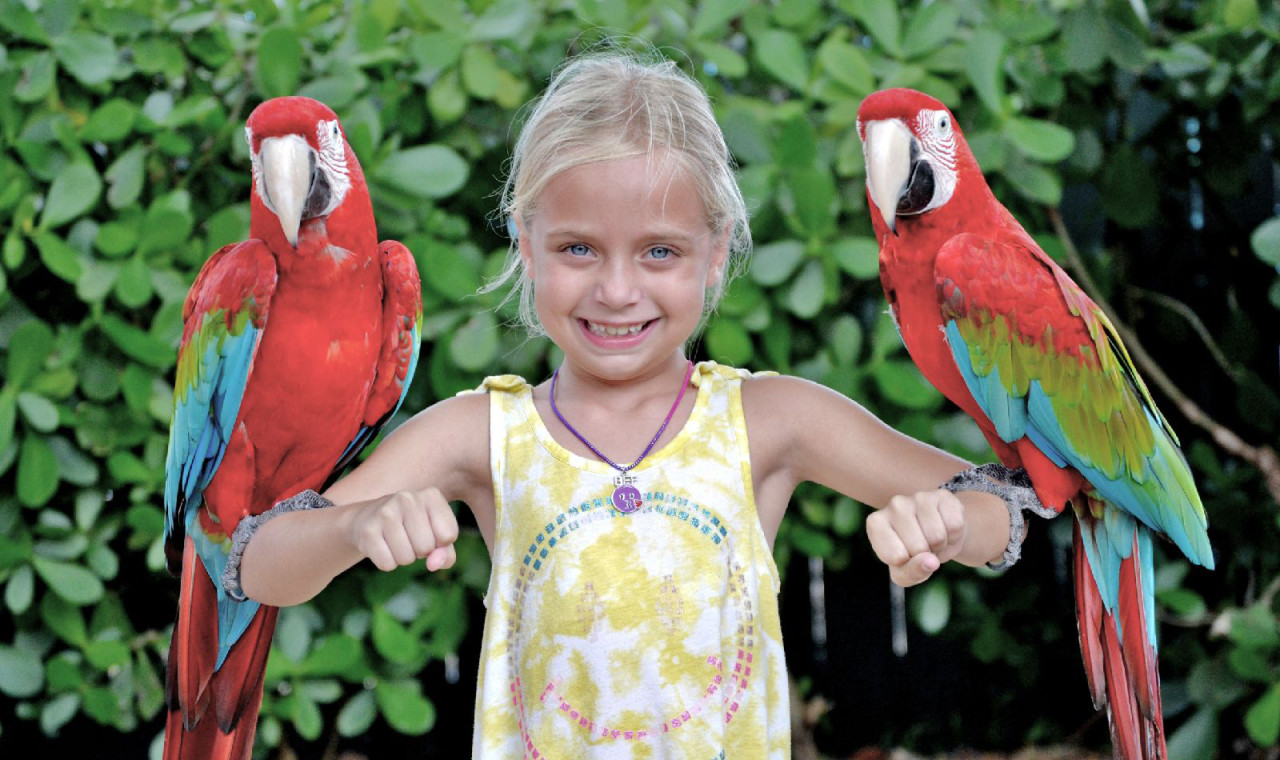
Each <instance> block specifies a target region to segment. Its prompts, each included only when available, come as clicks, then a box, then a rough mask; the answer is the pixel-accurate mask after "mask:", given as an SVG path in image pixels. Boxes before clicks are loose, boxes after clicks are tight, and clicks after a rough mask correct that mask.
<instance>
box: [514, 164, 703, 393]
mask: <svg viewBox="0 0 1280 760" xmlns="http://www.w3.org/2000/svg"><path fill="white" fill-rule="evenodd" d="M662 159H663V157H662V156H656V155H655V156H649V157H645V156H640V157H635V158H624V159H615V160H610V161H597V162H593V163H588V164H582V165H580V166H576V167H574V168H572V169H569V170H567V171H564V172H562V173H560V174H558V175H556V176H555V177H554V178H552V180H551V181H550V182H548V183H547V185H546V187H545V188H544V189H543V190H542V194H541V196H540V197H539V198H538V207H537V210H536V213H534V214H533V216H532V219H530V220H529V223H528V228H527V229H523V230H521V234H520V256H521V258H523V259H524V266H525V272H526V273H528V276H529V277H530V278H531V279H532V280H533V288H534V306H535V308H536V310H537V313H538V319H539V320H540V321H541V322H542V325H543V327H544V328H546V331H547V333H548V334H549V335H550V336H551V339H552V340H553V341H555V343H556V345H557V346H559V347H560V349H561V350H562V351H564V354H565V363H566V364H567V365H572V366H573V367H574V368H575V369H578V370H580V371H583V372H586V373H588V374H589V375H593V376H595V377H597V378H599V379H601V380H605V381H613V382H618V381H623V380H629V379H637V378H641V377H644V376H649V375H657V374H660V373H662V372H664V371H668V370H669V369H670V367H671V362H672V361H673V360H682V359H683V345H684V342H685V341H686V340H688V338H689V336H690V335H692V334H693V331H694V329H695V328H696V327H697V325H698V321H699V319H701V317H702V309H703V302H704V299H705V298H706V290H707V288H709V287H711V286H712V285H714V284H715V283H716V282H717V281H718V279H719V278H720V276H721V273H722V271H723V268H724V263H725V256H726V253H727V238H726V236H724V235H716V234H714V233H713V231H712V230H711V228H710V227H709V226H708V224H707V222H706V214H705V212H704V210H703V206H702V200H701V198H699V196H698V191H697V188H696V186H695V184H694V182H693V180H692V179H690V178H689V177H688V175H687V173H686V172H685V171H684V169H682V168H680V167H679V166H678V165H677V164H676V162H674V161H669V160H662Z"/></svg>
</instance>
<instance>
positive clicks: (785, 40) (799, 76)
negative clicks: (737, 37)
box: [752, 29, 809, 93]
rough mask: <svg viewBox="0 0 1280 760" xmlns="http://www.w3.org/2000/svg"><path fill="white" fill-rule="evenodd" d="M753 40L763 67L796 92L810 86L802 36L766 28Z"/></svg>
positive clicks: (756, 56) (758, 61) (807, 61)
mask: <svg viewBox="0 0 1280 760" xmlns="http://www.w3.org/2000/svg"><path fill="white" fill-rule="evenodd" d="M752 41H753V42H754V43H755V45H754V51H753V52H754V53H755V60H756V63H758V64H759V65H760V67H761V68H762V69H764V70H765V71H767V72H769V73H770V74H772V75H773V76H774V78H776V79H777V80H778V81H780V82H782V83H784V84H786V85H788V86H790V87H791V89H793V90H795V91H796V92H800V93H803V92H805V91H806V90H807V89H808V88H809V60H808V56H806V55H805V52H804V46H803V45H801V44H800V38H798V37H797V36H796V35H795V34H793V33H791V32H789V31H787V30H785V29H766V30H765V31H763V32H761V33H760V34H758V35H756V37H755V38H754V39H753V40H752Z"/></svg>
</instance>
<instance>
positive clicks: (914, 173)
mask: <svg viewBox="0 0 1280 760" xmlns="http://www.w3.org/2000/svg"><path fill="white" fill-rule="evenodd" d="M933 190H934V181H933V167H932V166H930V165H929V162H928V161H925V160H923V159H919V158H917V159H915V160H914V161H912V162H911V178H910V179H909V180H907V184H906V187H904V188H902V194H901V195H899V196H898V208H897V213H898V214H899V215H900V216H901V215H907V214H918V213H920V212H921V211H924V210H925V209H926V208H928V207H929V203H930V202H931V201H933Z"/></svg>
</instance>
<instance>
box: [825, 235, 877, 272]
mask: <svg viewBox="0 0 1280 760" xmlns="http://www.w3.org/2000/svg"><path fill="white" fill-rule="evenodd" d="M831 253H832V255H833V256H835V258H836V263H837V264H839V265H840V268H841V269H843V270H844V271H846V272H848V273H849V274H851V275H853V276H854V277H857V278H858V279H860V280H869V279H871V278H872V277H879V276H880V246H879V244H878V243H876V241H875V238H869V237H847V238H840V239H839V240H836V241H834V242H832V243H831Z"/></svg>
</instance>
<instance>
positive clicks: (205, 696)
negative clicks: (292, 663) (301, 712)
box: [164, 537, 279, 760]
mask: <svg viewBox="0 0 1280 760" xmlns="http://www.w3.org/2000/svg"><path fill="white" fill-rule="evenodd" d="M217 601H218V597H217V590H216V588H215V587H214V585H213V581H212V580H210V578H209V574H208V573H207V572H205V569H204V563H202V562H201V561H200V559H199V557H198V556H197V555H196V552H195V547H194V546H192V543H191V538H190V537H188V538H187V541H186V547H185V550H184V552H183V563H182V592H181V597H180V599H179V602H178V624H177V627H176V628H175V630H174V634H173V642H172V644H171V645H170V648H169V670H168V674H167V678H166V682H165V687H166V688H165V697H166V703H167V706H168V709H169V717H168V720H167V721H166V723H165V743H164V760H248V758H249V757H250V756H251V755H252V753H253V737H254V732H255V729H256V728H257V723H258V709H259V707H261V704H262V684H263V679H264V677H265V675H266V664H267V653H268V651H269V650H270V648H271V635H272V633H273V632H274V631H275V627H276V615H277V613H278V612H279V610H278V609H277V608H275V607H268V606H265V605H264V606H263V607H262V608H261V609H260V610H259V611H258V614H257V615H256V616H255V617H254V619H253V622H252V623H250V624H249V627H248V629H247V630H246V631H245V632H244V635H242V636H241V637H240V640H239V641H238V642H236V644H235V645H234V646H232V647H231V651H230V652H229V653H228V654H227V658H226V659H225V660H224V661H223V663H222V667H221V668H218V669H217V671H215V670H214V665H215V664H216V663H217V658H218V641H217V626H216V625H203V626H202V625H193V621H196V620H205V621H216V620H217V619H218V609H217ZM211 704H212V705H213V707H214V710H213V714H212V715H207V714H206V713H207V712H208V709H209V706H210V705H211Z"/></svg>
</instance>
